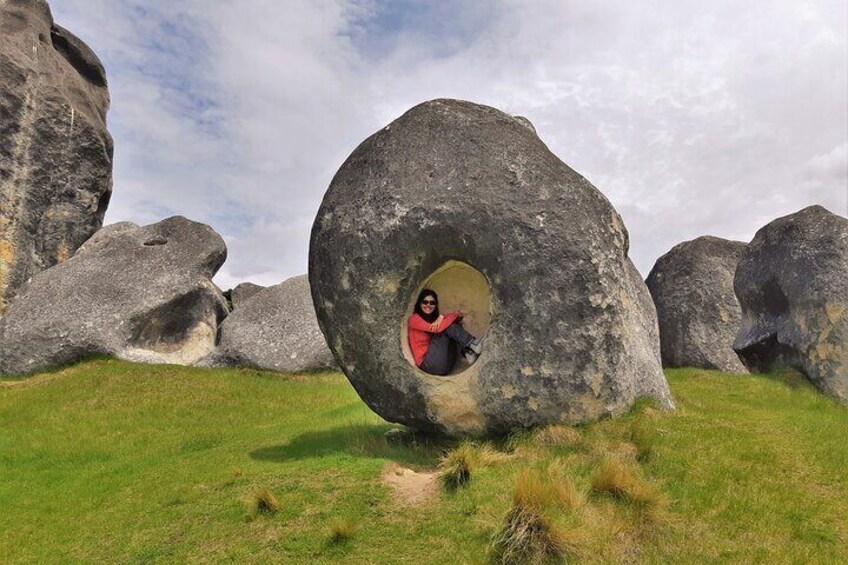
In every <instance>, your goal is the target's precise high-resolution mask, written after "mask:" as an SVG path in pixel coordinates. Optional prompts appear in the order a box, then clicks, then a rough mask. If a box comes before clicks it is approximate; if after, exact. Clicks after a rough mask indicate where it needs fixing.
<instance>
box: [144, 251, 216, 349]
mask: <svg viewBox="0 0 848 565" xmlns="http://www.w3.org/2000/svg"><path fill="white" fill-rule="evenodd" d="M145 245H146V244H145ZM206 311H207V304H206V301H205V300H204V295H203V292H202V291H191V292H189V293H188V294H184V295H182V296H177V297H174V298H173V299H171V300H170V301H168V302H167V303H165V304H162V305H161V306H159V307H157V308H155V309H153V310H151V311H150V312H147V313H146V314H145V315H144V316H143V317H140V318H138V319H135V320H132V325H133V327H134V329H133V333H132V336H131V337H130V344H132V345H133V346H135V347H138V348H140V349H147V350H150V351H155V352H157V353H173V352H175V351H178V350H180V349H182V348H184V347H186V346H187V345H189V342H190V341H191V339H192V334H193V333H194V332H195V330H196V329H197V326H198V325H199V324H201V323H202V322H203V321H204V319H205V317H206Z"/></svg>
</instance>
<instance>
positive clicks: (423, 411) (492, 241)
mask: <svg viewBox="0 0 848 565" xmlns="http://www.w3.org/2000/svg"><path fill="white" fill-rule="evenodd" d="M628 246H629V242H628V235H627V230H626V229H625V227H624V225H623V223H622V221H621V218H620V216H619V215H618V213H616V211H615V210H614V209H613V207H612V205H611V204H610V203H609V201H608V200H607V199H606V198H604V196H603V195H602V194H601V193H600V192H599V191H598V190H597V189H596V188H595V187H593V186H592V185H591V184H590V183H589V182H588V181H587V180H586V179H585V178H583V177H582V176H580V175H579V174H578V173H576V172H575V171H573V170H572V169H571V168H569V167H568V166H567V165H565V164H564V163H563V162H562V161H560V160H559V159H558V158H557V157H556V155H554V154H553V153H551V152H550V150H548V148H547V147H546V146H545V144H544V143H543V142H542V141H541V140H540V139H539V137H538V136H536V135H535V134H534V132H533V131H532V129H531V128H528V127H527V125H526V123H525V122H524V121H523V120H519V119H516V118H514V117H512V116H509V115H507V114H505V113H503V112H500V111H498V110H496V109H494V108H490V107H487V106H481V105H477V104H473V103H470V102H463V101H458V100H434V101H431V102H426V103H424V104H421V105H419V106H416V107H414V108H412V109H411V110H409V111H408V112H407V113H406V114H404V115H403V116H401V117H400V118H398V119H397V120H395V121H394V122H392V123H391V124H389V125H388V126H386V127H385V128H383V129H381V130H380V131H378V132H377V133H375V134H374V135H372V136H371V137H369V138H368V139H367V140H365V141H364V142H363V143H362V144H361V145H360V146H359V147H357V148H356V150H355V151H354V152H353V154H352V155H351V156H350V157H348V159H347V160H346V161H345V163H344V164H343V165H342V167H341V169H340V170H339V171H338V172H337V173H336V175H335V177H334V178H333V181H332V183H331V184H330V187H329V189H328V191H327V193H326V196H325V197H324V201H323V203H322V204H321V208H320V210H319V212H318V215H317V217H316V219H315V223H314V226H313V228H312V237H311V244H310V253H309V279H310V283H311V287H312V296H313V300H314V302H315V308H316V312H317V315H318V321H319V323H320V326H321V329H322V330H323V332H324V335H325V336H326V338H327V342H328V344H329V346H330V348H331V349H332V351H333V353H334V355H335V358H336V361H337V362H338V364H339V366H340V367H341V369H342V370H343V371H344V373H345V374H346V375H347V377H348V379H349V380H350V381H351V383H352V384H353V386H354V387H355V389H356V390H357V392H358V393H359V395H360V396H361V397H362V399H363V400H364V401H365V402H366V403H367V404H368V406H370V407H371V408H372V409H373V410H374V411H376V412H377V413H378V414H380V415H381V416H383V417H384V418H386V419H387V420H390V421H392V422H398V423H402V424H406V425H409V426H413V427H415V428H418V429H420V430H424V431H427V432H434V433H445V434H450V435H465V434H469V435H488V434H503V433H507V432H510V431H512V430H516V429H520V428H527V427H532V426H537V425H544V424H550V423H556V422H567V423H576V422H585V421H589V420H596V419H598V418H604V417H608V416H615V415H617V414H621V413H622V412H624V411H626V410H627V409H628V408H629V407H630V406H632V404H633V403H634V401H635V400H636V399H637V398H639V397H642V396H647V397H652V398H654V399H656V400H657V402H658V403H659V404H660V405H662V406H663V407H666V408H669V407H671V406H672V400H671V397H670V394H669V390H668V385H667V383H666V380H665V377H664V375H663V373H662V368H661V364H660V357H659V342H658V339H657V330H656V313H655V311H654V308H653V305H652V304H651V302H650V297H649V295H648V292H647V289H646V288H645V285H644V282H643V281H642V280H641V277H639V276H638V273H637V272H636V270H635V268H633V265H632V264H631V263H630V260H629V259H628V256H627V255H628ZM424 287H429V288H432V289H434V290H436V292H438V293H439V299H440V308H441V309H442V311H446V310H452V309H461V310H463V311H465V312H466V314H467V315H466V318H465V320H464V324H465V326H466V328H468V329H469V330H470V331H471V332H472V333H474V334H476V335H484V334H487V336H488V337H487V339H486V341H485V349H484V351H483V353H482V355H481V356H480V358H479V359H478V360H477V362H476V363H474V364H473V365H471V366H470V367H468V366H467V365H464V364H459V365H458V366H457V369H456V371H455V374H452V375H450V376H447V377H437V376H433V375H429V374H426V373H424V372H422V371H420V370H419V369H417V368H416V367H415V366H414V363H413V362H412V361H411V359H412V357H411V355H410V352H409V347H408V344H407V336H406V321H407V319H408V317H409V315H410V314H411V312H412V308H413V306H414V301H415V299H416V297H417V295H418V292H419V291H420V290H421V289H422V288H424Z"/></svg>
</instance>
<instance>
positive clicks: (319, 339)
mask: <svg viewBox="0 0 848 565" xmlns="http://www.w3.org/2000/svg"><path fill="white" fill-rule="evenodd" d="M239 286H241V285H239ZM233 304H234V305H235V300H234V301H233ZM199 364H200V365H203V366H207V367H258V368H261V369H269V370H272V371H286V372H298V371H309V370H313V369H329V368H333V367H335V362H334V360H333V354H332V353H331V352H330V350H329V349H328V348H327V342H326V341H324V335H323V334H322V333H321V329H320V328H319V327H318V320H317V319H316V318H315V310H314V308H313V306H312V296H311V294H310V292H309V280H308V279H307V277H306V275H301V276H298V277H293V278H291V279H288V280H286V281H284V282H282V283H280V284H278V285H274V286H270V287H268V288H265V289H261V290H260V291H259V292H257V293H256V294H254V295H253V296H252V297H251V298H250V299H249V300H247V301H245V302H242V303H239V304H238V305H237V306H236V308H235V309H234V310H233V312H232V314H230V315H229V316H228V317H227V319H226V320H224V322H223V323H222V324H221V329H220V332H219V342H218V347H217V348H216V349H215V351H214V352H213V353H212V354H210V355H209V356H208V357H207V358H206V359H204V360H202V361H201V362H200V363H199Z"/></svg>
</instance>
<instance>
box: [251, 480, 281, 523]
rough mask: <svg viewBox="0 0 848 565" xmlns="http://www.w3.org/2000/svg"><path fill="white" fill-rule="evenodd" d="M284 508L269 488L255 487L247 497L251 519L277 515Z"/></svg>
mask: <svg viewBox="0 0 848 565" xmlns="http://www.w3.org/2000/svg"><path fill="white" fill-rule="evenodd" d="M282 508H283V507H282V505H281V504H280V501H279V500H277V497H276V496H274V493H273V492H271V490H270V489H268V488H267V487H255V488H254V489H253V490H252V491H251V492H250V494H249V495H248V497H247V513H248V515H249V516H251V517H256V516H258V515H260V514H265V515H271V514H276V513H277V512H279V511H280V510H282Z"/></svg>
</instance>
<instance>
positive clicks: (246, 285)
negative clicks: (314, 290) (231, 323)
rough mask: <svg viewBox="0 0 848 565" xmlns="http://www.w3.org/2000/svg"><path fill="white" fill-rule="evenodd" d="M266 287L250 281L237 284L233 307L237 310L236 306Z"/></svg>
mask: <svg viewBox="0 0 848 565" xmlns="http://www.w3.org/2000/svg"><path fill="white" fill-rule="evenodd" d="M264 288H265V287H264V286H259V285H258V284H253V283H250V282H243V283H241V284H239V285H237V286H236V287H235V288H234V289H233V292H232V295H231V299H230V300H231V301H232V303H233V309H234V310H235V309H236V308H238V307H239V306H241V305H242V304H244V303H245V302H246V301H247V300H249V299H250V298H252V297H253V296H255V295H256V293H257V292H259V291H260V290H263V289H264ZM307 293H308V291H307Z"/></svg>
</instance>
